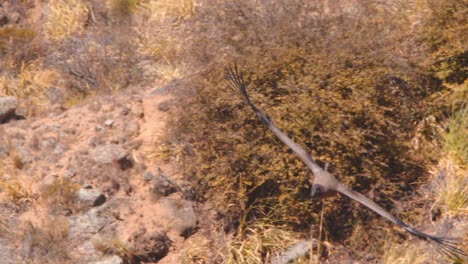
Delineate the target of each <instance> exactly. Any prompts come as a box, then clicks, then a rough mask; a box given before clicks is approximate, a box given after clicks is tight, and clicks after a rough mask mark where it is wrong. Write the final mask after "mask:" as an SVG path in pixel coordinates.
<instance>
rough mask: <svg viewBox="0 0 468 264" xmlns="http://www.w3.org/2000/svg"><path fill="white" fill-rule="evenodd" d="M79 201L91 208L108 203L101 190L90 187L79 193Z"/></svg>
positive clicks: (85, 187) (82, 189) (83, 188)
mask: <svg viewBox="0 0 468 264" xmlns="http://www.w3.org/2000/svg"><path fill="white" fill-rule="evenodd" d="M78 199H79V200H80V201H81V202H82V203H85V204H89V205H91V206H99V205H102V204H103V203H105V202H106V196H105V195H104V194H102V192H101V191H100V190H98V189H94V188H92V187H91V186H90V185H87V186H84V187H82V188H81V189H80V190H79V191H78Z"/></svg>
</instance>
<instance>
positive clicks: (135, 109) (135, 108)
mask: <svg viewBox="0 0 468 264" xmlns="http://www.w3.org/2000/svg"><path fill="white" fill-rule="evenodd" d="M131 111H132V114H133V115H135V116H136V117H138V118H141V117H143V105H142V104H141V103H136V104H134V105H132V109H131Z"/></svg>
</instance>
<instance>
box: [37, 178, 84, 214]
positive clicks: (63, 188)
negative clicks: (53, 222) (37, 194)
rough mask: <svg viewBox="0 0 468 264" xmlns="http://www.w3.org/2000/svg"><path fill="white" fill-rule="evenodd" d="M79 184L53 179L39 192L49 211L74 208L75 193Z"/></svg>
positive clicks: (64, 179) (63, 179)
mask: <svg viewBox="0 0 468 264" xmlns="http://www.w3.org/2000/svg"><path fill="white" fill-rule="evenodd" d="M78 189H79V184H78V183H75V182H72V181H70V180H68V179H66V178H59V179H55V180H54V182H53V183H52V184H50V185H47V186H44V187H43V188H42V190H41V197H42V199H44V201H45V202H46V204H47V205H48V208H49V210H59V209H65V208H71V207H73V206H74V205H75V206H76V192H77V191H78Z"/></svg>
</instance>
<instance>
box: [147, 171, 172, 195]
mask: <svg viewBox="0 0 468 264" xmlns="http://www.w3.org/2000/svg"><path fill="white" fill-rule="evenodd" d="M151 183H152V186H151V188H150V192H151V194H152V198H153V199H154V200H155V201H156V200H158V199H160V198H161V197H165V196H168V195H170V194H171V193H174V192H176V191H177V188H176V185H175V184H174V183H173V182H172V181H171V180H170V179H169V178H168V177H167V175H166V174H165V173H164V172H163V171H162V170H161V168H159V167H158V174H157V175H156V176H155V177H153V179H152V180H151Z"/></svg>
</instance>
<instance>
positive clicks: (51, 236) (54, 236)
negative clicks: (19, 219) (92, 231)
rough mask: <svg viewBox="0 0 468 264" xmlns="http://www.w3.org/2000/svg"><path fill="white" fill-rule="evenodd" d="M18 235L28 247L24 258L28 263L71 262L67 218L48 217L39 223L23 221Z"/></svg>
mask: <svg viewBox="0 0 468 264" xmlns="http://www.w3.org/2000/svg"><path fill="white" fill-rule="evenodd" d="M21 230H22V234H21V235H20V236H21V237H20V238H21V240H22V242H23V246H25V247H26V248H28V250H25V252H24V254H25V255H24V256H23V257H24V258H26V260H27V261H29V263H51V264H52V263H72V262H71V258H70V256H69V255H68V250H67V243H66V242H67V235H68V220H67V219H64V218H48V219H46V220H45V221H43V222H41V223H40V224H35V223H32V222H29V221H28V222H25V223H24V224H23V227H22V228H21Z"/></svg>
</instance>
